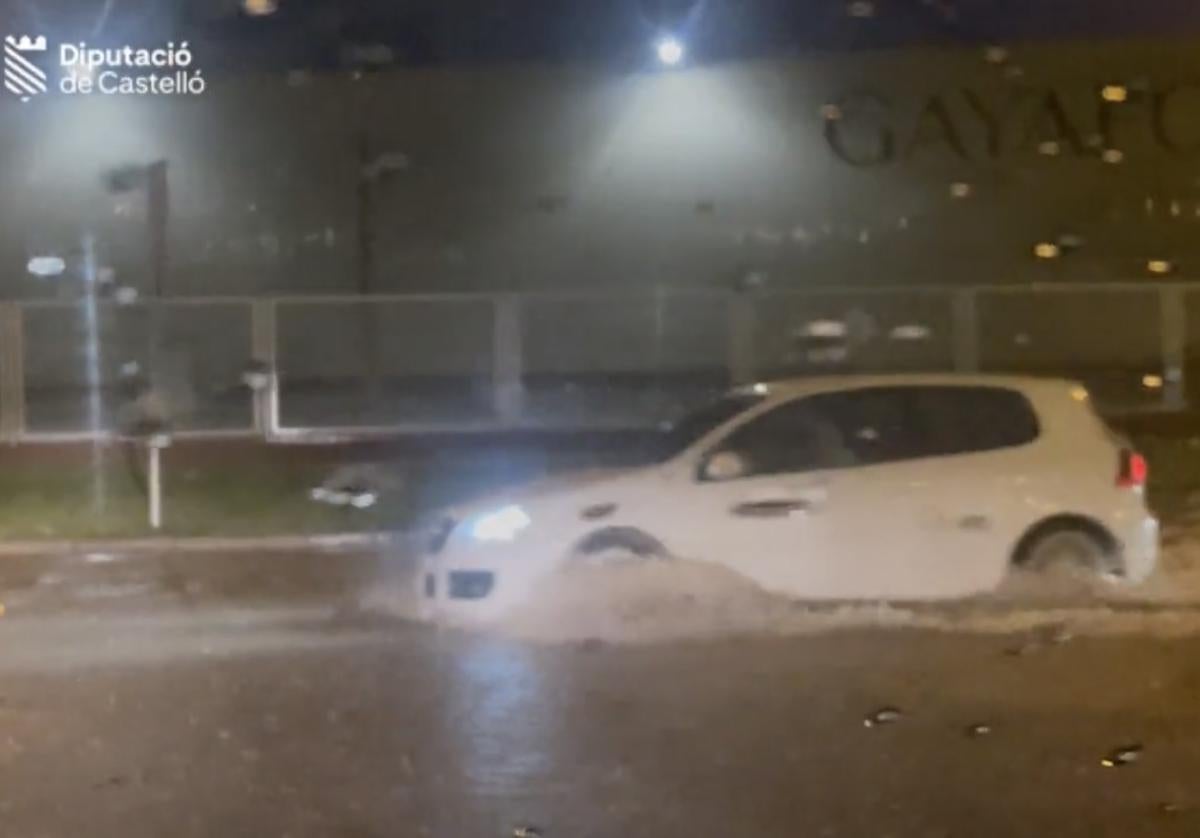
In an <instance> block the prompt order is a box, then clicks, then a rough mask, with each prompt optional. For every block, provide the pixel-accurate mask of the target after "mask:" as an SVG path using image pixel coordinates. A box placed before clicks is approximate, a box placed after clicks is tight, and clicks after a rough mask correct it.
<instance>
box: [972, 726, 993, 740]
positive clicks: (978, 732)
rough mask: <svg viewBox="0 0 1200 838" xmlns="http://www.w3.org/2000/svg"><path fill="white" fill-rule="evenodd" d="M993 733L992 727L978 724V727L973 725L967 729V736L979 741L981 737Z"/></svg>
mask: <svg viewBox="0 0 1200 838" xmlns="http://www.w3.org/2000/svg"><path fill="white" fill-rule="evenodd" d="M991 732H992V726H991V725H985V724H978V725H971V726H970V727H968V728H967V736H969V737H971V738H972V739H978V738H979V737H981V736H987V735H989V734H990V733H991Z"/></svg>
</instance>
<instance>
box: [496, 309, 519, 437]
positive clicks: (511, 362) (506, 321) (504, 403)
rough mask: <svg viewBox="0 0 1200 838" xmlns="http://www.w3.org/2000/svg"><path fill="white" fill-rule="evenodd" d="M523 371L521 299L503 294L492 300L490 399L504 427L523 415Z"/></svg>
mask: <svg viewBox="0 0 1200 838" xmlns="http://www.w3.org/2000/svg"><path fill="white" fill-rule="evenodd" d="M524 368H525V356H524V348H523V347H522V340H521V298H520V297H518V296H517V295H515V294H505V295H503V296H500V297H497V298H496V301H495V318H494V320H493V323H492V398H493V406H494V410H495V412H496V418H497V420H498V421H499V422H500V424H501V425H503V426H505V427H516V426H518V425H520V424H521V418H522V416H523V415H524V412H525V369H524Z"/></svg>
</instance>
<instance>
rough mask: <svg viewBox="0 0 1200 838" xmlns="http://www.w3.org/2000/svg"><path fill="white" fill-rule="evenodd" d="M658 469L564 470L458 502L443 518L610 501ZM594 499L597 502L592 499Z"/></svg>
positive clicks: (445, 512) (650, 467)
mask: <svg viewBox="0 0 1200 838" xmlns="http://www.w3.org/2000/svg"><path fill="white" fill-rule="evenodd" d="M655 471H656V469H655V467H653V466H648V467H638V468H597V469H586V470H581V471H570V472H564V473H562V474H555V475H551V476H549V477H543V478H540V479H538V480H535V481H533V482H530V483H523V484H519V485H516V486H511V487H508V488H506V489H501V490H499V491H496V492H490V493H488V494H486V495H483V496H480V497H476V498H473V499H472V500H470V501H468V502H466V503H461V504H455V505H454V506H452V507H450V508H448V509H446V510H443V513H442V517H445V516H448V517H452V518H455V519H457V520H460V521H461V520H465V519H467V518H470V517H473V516H475V515H481V514H484V513H487V512H491V511H492V510H494V509H496V508H498V507H503V506H507V505H509V504H517V505H520V506H530V507H548V506H557V505H559V504H560V503H561V504H576V503H580V502H589V501H591V502H608V501H609V499H610V495H611V496H614V497H616V496H619V495H620V494H621V492H622V490H623V489H624V487H625V486H626V485H627V484H629V483H633V482H640V481H642V480H644V479H646V478H647V477H650V476H652V475H653V473H654V472H655ZM593 498H594V499H595V500H594V501H592V500H591V499H593Z"/></svg>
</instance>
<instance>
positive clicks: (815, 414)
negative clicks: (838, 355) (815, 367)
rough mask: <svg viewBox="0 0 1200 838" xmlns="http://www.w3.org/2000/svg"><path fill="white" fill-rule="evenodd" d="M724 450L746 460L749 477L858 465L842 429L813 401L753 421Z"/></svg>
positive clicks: (730, 438) (787, 406) (731, 437)
mask: <svg viewBox="0 0 1200 838" xmlns="http://www.w3.org/2000/svg"><path fill="white" fill-rule="evenodd" d="M720 450H721V451H731V452H734V453H736V454H737V455H738V456H739V457H741V458H742V460H743V461H744V463H745V467H746V470H745V472H744V474H743V476H746V477H751V476H755V475H766V474H782V473H788V472H802V471H815V470H820V469H827V468H842V467H846V466H850V465H854V464H855V459H854V454H853V452H852V451H851V450H850V449H849V448H848V447H847V446H846V442H845V440H844V439H843V438H842V435H841V433H840V432H839V431H838V428H837V427H836V426H835V425H834V424H833V422H831V421H830V419H829V417H828V416H825V415H823V414H822V412H821V411H820V410H817V409H814V405H813V399H812V398H805V399H798V400H796V401H793V402H788V403H787V404H784V405H782V406H780V407H777V408H775V409H774V410H770V411H768V412H767V413H764V414H763V415H762V416H759V417H757V418H755V419H753V420H751V421H750V422H748V423H746V424H745V425H743V426H742V427H740V428H738V429H737V430H735V431H734V432H733V433H732V434H730V435H729V436H728V437H726V439H725V440H724V441H723V442H722V443H721V446H720Z"/></svg>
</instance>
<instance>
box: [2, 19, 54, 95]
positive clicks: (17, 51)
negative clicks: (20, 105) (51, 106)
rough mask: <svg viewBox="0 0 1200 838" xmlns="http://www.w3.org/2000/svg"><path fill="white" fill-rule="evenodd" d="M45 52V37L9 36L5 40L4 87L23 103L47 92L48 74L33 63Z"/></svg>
mask: <svg viewBox="0 0 1200 838" xmlns="http://www.w3.org/2000/svg"><path fill="white" fill-rule="evenodd" d="M45 52H46V39H45V38H43V37H37V38H30V37H29V36H28V35H22V36H21V37H20V38H17V37H16V36H14V35H9V36H8V37H6V38H5V39H4V87H5V88H6V89H7V90H8V91H9V92H10V93H14V94H16V96H17V97H18V98H19V99H20V100H21V101H22V102H28V101H29V100H30V99H32V98H33V97H34V96H37V95H39V94H42V93H45V92H46V73H45V71H44V70H42V68H41V67H39V66H38V65H37V64H35V63H34V62H33V56H35V55H38V54H45Z"/></svg>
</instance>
